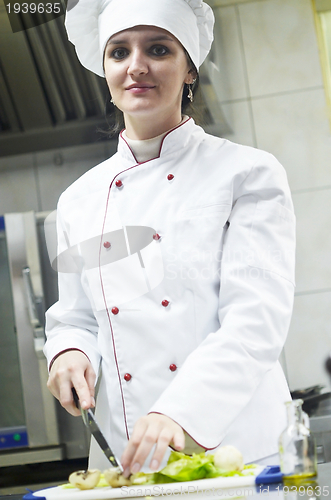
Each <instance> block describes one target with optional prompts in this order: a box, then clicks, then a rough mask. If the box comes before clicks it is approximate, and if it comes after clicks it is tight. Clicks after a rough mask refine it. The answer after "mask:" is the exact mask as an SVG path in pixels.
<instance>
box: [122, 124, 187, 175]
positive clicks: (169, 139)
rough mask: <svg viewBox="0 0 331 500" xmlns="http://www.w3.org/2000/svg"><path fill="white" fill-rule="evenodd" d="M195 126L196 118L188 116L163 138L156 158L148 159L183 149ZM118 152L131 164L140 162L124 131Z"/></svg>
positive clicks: (161, 156)
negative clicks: (124, 135)
mask: <svg viewBox="0 0 331 500" xmlns="http://www.w3.org/2000/svg"><path fill="white" fill-rule="evenodd" d="M195 127H196V125H195V123H194V120H193V119H192V118H189V117H188V118H187V120H186V121H185V122H183V123H181V124H180V125H177V127H175V128H173V129H172V130H170V131H169V132H168V133H167V134H166V135H165V136H164V138H163V139H162V142H161V147H160V152H159V155H158V156H156V158H152V159H151V160H148V161H152V160H155V159H157V158H163V157H164V156H166V155H168V154H169V153H175V152H176V151H178V150H180V149H183V147H185V146H186V145H187V144H188V142H189V140H190V137H191V134H192V133H193V129H194V128H195ZM117 152H118V154H119V155H120V157H121V159H122V160H124V161H125V162H126V163H128V164H129V165H130V166H132V165H136V164H138V163H139V162H138V161H137V159H136V158H135V156H134V154H133V151H132V150H131V148H130V146H129V144H128V143H127V142H126V140H125V138H124V137H123V135H122V132H121V133H120V135H119V139H118V148H117ZM143 163H147V162H143Z"/></svg>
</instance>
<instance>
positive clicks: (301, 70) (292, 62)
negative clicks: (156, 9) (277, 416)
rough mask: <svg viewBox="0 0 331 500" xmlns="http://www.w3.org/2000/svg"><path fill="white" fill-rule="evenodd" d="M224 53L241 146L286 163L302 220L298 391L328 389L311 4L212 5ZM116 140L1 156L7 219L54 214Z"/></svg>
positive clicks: (228, 98)
mask: <svg viewBox="0 0 331 500" xmlns="http://www.w3.org/2000/svg"><path fill="white" fill-rule="evenodd" d="M210 3H211V4H212V3H213V6H215V7H214V8H215V15H216V21H217V25H216V26H217V28H216V33H215V38H216V46H217V50H216V51H214V53H213V55H212V58H213V62H214V64H213V65H211V66H210V67H209V74H210V75H212V80H213V83H214V85H215V89H216V92H217V94H218V97H219V100H220V102H221V103H222V110H223V113H224V115H225V118H226V120H227V122H228V125H229V127H230V130H231V131H232V132H231V133H229V134H227V135H226V137H227V138H228V139H230V140H232V141H235V142H241V143H243V144H247V145H251V146H254V147H258V148H262V149H265V150H267V151H270V152H271V153H273V154H274V155H275V156H276V157H277V158H278V159H279V160H280V161H281V162H282V164H283V165H284V167H285V169H286V171H287V174H288V178H289V182H290V186H291V189H292V193H293V200H294V204H295V210H296V215H297V234H298V251H297V288H296V297H295V305H294V313H293V320H292V324H291V328H290V332H289V337H288V341H287V344H286V347H285V359H286V368H287V376H288V380H289V384H290V387H291V389H296V388H301V387H308V386H309V385H314V384H324V385H330V382H329V380H328V377H327V376H326V374H325V373H324V369H323V362H324V359H325V357H326V355H327V353H328V352H330V351H331V265H330V263H329V260H330V256H331V210H330V206H331V130H330V124H329V121H328V116H327V108H326V100H325V92H324V88H323V81H322V73H321V67H320V60H319V54H318V46H317V37H316V33H315V27H314V18H313V10H312V5H311V0H256V1H249V0H248V1H247V0H246V1H243V0H242V1H236V0H210ZM114 149H115V145H114V144H113V143H108V144H105V143H99V144H95V145H90V146H85V147H79V148H68V149H65V150H62V151H52V152H41V153H36V154H31V155H26V156H23V157H22V156H20V157H19V156H18V157H11V158H3V159H0V214H2V213H5V212H12V211H24V210H36V211H41V210H52V209H54V208H55V206H56V200H57V198H58V196H59V194H60V193H61V192H62V191H63V190H64V189H65V188H66V187H67V186H68V185H69V184H70V183H71V182H73V181H74V180H75V179H76V178H77V177H79V176H80V175H81V174H83V173H84V172H85V171H86V170H87V169H89V168H90V167H91V166H93V165H95V164H96V163H98V162H100V161H102V160H103V159H104V158H106V157H108V156H109V155H110V154H112V152H113V151H114Z"/></svg>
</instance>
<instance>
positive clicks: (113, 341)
mask: <svg viewBox="0 0 331 500" xmlns="http://www.w3.org/2000/svg"><path fill="white" fill-rule="evenodd" d="M115 178H116V176H115V177H114V179H113V180H112V182H111V183H110V186H109V190H108V196H107V202H106V210H105V216H104V219H103V225H102V231H101V239H100V248H99V275H100V283H101V289H102V295H103V300H104V303H105V307H106V313H107V317H108V321H109V326H110V331H111V338H112V344H113V351H114V358H115V364H116V370H117V375H118V382H119V385H120V391H121V398H122V407H123V414H124V424H125V431H126V436H127V438H128V439H130V436H129V429H128V423H127V418H126V411H125V401H124V393H123V387H122V381H121V374H120V370H119V366H118V360H117V355H116V344H115V338H114V332H113V327H112V324H111V319H110V315H109V310H108V306H107V300H106V296H105V290H104V286H103V280H102V273H101V248H102V239H103V234H104V229H105V223H106V217H107V211H108V203H109V196H110V190H111V187H112V185H113V182H114V180H115Z"/></svg>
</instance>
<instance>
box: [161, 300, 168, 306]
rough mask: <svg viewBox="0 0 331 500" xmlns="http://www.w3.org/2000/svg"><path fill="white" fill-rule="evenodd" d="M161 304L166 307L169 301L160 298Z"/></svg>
mask: <svg viewBox="0 0 331 500" xmlns="http://www.w3.org/2000/svg"><path fill="white" fill-rule="evenodd" d="M161 304H162V305H163V307H168V305H169V304H170V302H169V300H162V302H161Z"/></svg>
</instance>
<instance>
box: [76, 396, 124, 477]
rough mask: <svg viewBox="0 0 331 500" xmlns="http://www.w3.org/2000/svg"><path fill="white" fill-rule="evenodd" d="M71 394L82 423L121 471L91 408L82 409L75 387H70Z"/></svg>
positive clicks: (110, 460) (121, 468)
mask: <svg viewBox="0 0 331 500" xmlns="http://www.w3.org/2000/svg"><path fill="white" fill-rule="evenodd" d="M71 390H72V395H73V398H74V401H75V405H76V406H77V408H78V409H79V410H80V411H81V414H82V419H83V422H84V425H85V426H86V427H87V428H88V430H89V431H90V432H91V434H92V436H93V437H94V439H95V440H96V442H97V443H98V445H99V446H100V448H101V449H102V451H103V452H104V454H105V455H106V457H107V458H108V460H109V462H110V463H111V465H112V466H113V467H118V468H119V469H120V471H121V472H123V467H122V465H121V463H120V461H119V460H118V459H117V458H116V455H115V454H114V452H113V451H112V449H111V448H110V446H109V444H108V443H107V440H106V438H105V437H104V435H103V434H102V432H101V430H100V427H99V424H98V423H97V421H96V419H95V416H94V414H93V412H92V410H90V409H89V410H83V408H82V407H81V406H80V404H79V398H78V394H77V392H76V389H75V388H74V387H73V388H72V389H71Z"/></svg>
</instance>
